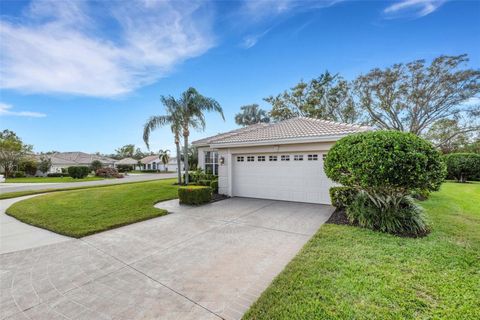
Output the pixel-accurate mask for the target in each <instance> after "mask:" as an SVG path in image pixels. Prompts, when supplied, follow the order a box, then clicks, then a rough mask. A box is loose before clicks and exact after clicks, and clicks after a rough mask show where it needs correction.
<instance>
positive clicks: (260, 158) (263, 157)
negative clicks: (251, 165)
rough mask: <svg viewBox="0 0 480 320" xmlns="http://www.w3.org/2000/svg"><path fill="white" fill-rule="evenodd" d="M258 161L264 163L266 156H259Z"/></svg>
mask: <svg viewBox="0 0 480 320" xmlns="http://www.w3.org/2000/svg"><path fill="white" fill-rule="evenodd" d="M257 160H258V161H259V162H264V161H265V156H258V157H257Z"/></svg>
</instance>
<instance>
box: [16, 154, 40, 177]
mask: <svg viewBox="0 0 480 320" xmlns="http://www.w3.org/2000/svg"><path fill="white" fill-rule="evenodd" d="M18 170H19V171H24V172H25V173H26V174H28V175H29V176H34V175H35V174H36V173H37V162H35V160H33V159H32V158H24V159H22V160H20V163H19V164H18Z"/></svg>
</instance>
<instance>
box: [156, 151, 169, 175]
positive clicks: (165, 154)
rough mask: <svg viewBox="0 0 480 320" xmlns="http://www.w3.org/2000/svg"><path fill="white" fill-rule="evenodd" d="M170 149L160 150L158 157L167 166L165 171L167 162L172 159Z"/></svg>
mask: <svg viewBox="0 0 480 320" xmlns="http://www.w3.org/2000/svg"><path fill="white" fill-rule="evenodd" d="M169 153H170V150H168V149H167V150H162V149H160V151H158V158H159V159H160V161H162V163H163V167H164V168H165V172H167V164H168V162H169V161H170V154H169Z"/></svg>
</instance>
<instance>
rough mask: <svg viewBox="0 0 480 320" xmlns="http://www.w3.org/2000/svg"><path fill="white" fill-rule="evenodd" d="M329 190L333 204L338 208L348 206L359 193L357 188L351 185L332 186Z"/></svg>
mask: <svg viewBox="0 0 480 320" xmlns="http://www.w3.org/2000/svg"><path fill="white" fill-rule="evenodd" d="M329 192H330V200H331V201H332V205H333V206H334V207H337V208H346V207H348V206H349V205H350V204H351V203H352V202H353V200H354V199H355V196H356V195H357V193H358V191H357V190H355V189H354V188H351V187H331V188H330V190H329Z"/></svg>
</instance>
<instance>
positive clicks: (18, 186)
mask: <svg viewBox="0 0 480 320" xmlns="http://www.w3.org/2000/svg"><path fill="white" fill-rule="evenodd" d="M176 177H177V174H176V173H144V174H143V173H142V174H129V175H128V176H125V178H123V179H105V180H96V181H84V182H63V183H0V193H7V192H17V191H30V190H45V189H59V188H60V189H65V188H73V187H82V186H102V185H110V184H120V183H127V182H140V181H150V180H159V179H171V178H176Z"/></svg>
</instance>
